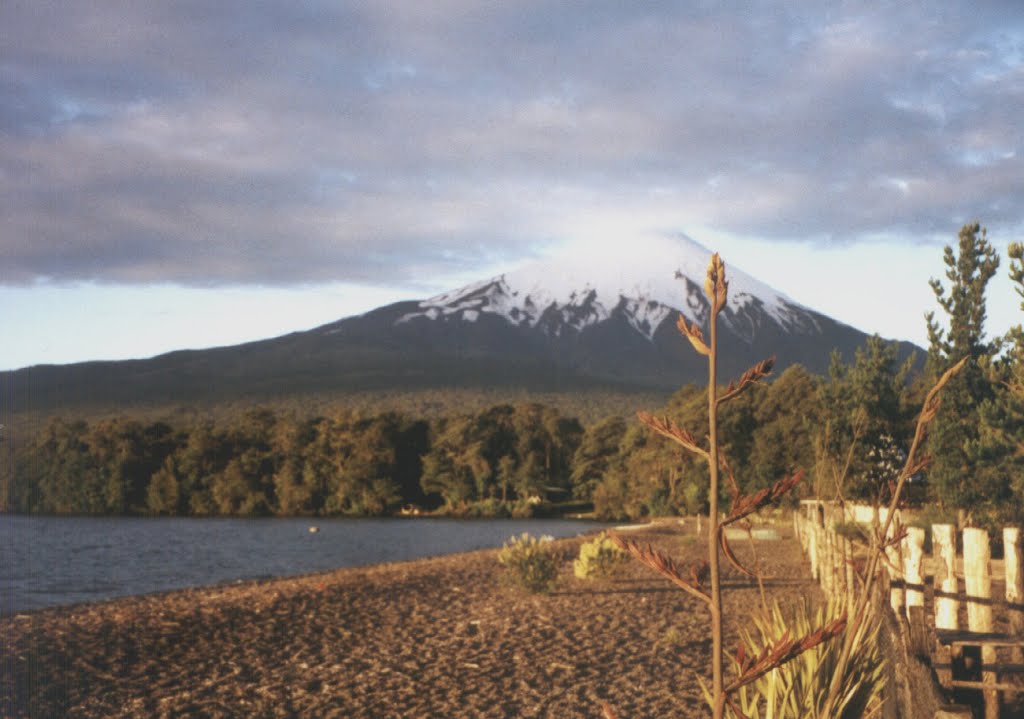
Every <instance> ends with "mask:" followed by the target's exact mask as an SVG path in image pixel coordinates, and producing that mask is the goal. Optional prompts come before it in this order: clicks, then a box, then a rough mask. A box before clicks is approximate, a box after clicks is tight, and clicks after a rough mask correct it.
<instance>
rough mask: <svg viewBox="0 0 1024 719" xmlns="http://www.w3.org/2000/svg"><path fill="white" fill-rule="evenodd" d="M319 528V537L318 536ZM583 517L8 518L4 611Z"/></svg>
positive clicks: (458, 544) (569, 527) (483, 538)
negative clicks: (526, 518)
mask: <svg viewBox="0 0 1024 719" xmlns="http://www.w3.org/2000/svg"><path fill="white" fill-rule="evenodd" d="M312 525H315V526H317V527H319V531H318V532H316V533H311V532H310V531H309V527H310V526H312ZM605 526H608V525H605V524H600V523H595V522H584V521H580V520H568V519H561V520H554V519H553V520H543V519H530V520H504V519H489V520H455V519H431V518H416V519H322V518H315V519H314V518H275V519H223V518H215V519H203V518H185V517H180V518H178V517H175V518H134V517H115V518H110V517H23V516H10V515H0V614H14V613H17V612H25V611H30V610H33V609H41V608H44V607H50V606H57V605H63V604H75V603H78V602H95V601H100V600H104V599H112V598H114V597H121V596H127V595H132V594H146V593H149V592H159V591H166V590H171V589H184V588H186V587H195V586H203V585H211V584H221V583H224V582H233V581H237V580H245V579H261V578H267V577H281V576H288V575H294V574H307V573H310V572H319V571H325V570H329V569H337V568H339V567H353V566H359V565H365V564H378V563H380V562H394V561H402V560H407V559H417V558H421V557H430V556H435V555H439V554H450V553H453V552H463V551H469V550H473V549H485V548H490V547H500V546H501V544H502V543H503V542H505V541H506V540H507V539H508V538H509V537H511V536H512V535H514V534H520V533H522V532H529V533H530V534H533V535H535V536H537V535H543V534H549V535H551V536H553V537H570V536H575V535H577V534H581V533H583V532H589V531H596V530H598V529H601V528H603V527H605Z"/></svg>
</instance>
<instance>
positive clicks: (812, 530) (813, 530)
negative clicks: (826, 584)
mask: <svg viewBox="0 0 1024 719" xmlns="http://www.w3.org/2000/svg"><path fill="white" fill-rule="evenodd" d="M807 529H808V532H807V537H808V539H809V540H810V551H809V552H808V555H809V557H810V560H811V576H812V577H814V578H815V579H820V578H821V573H820V572H819V570H818V537H819V529H818V525H816V524H811V525H810V526H809V527H808V528H807Z"/></svg>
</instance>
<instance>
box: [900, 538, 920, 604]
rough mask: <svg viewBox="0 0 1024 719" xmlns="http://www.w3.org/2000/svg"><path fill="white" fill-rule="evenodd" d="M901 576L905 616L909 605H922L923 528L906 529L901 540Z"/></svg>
mask: <svg viewBox="0 0 1024 719" xmlns="http://www.w3.org/2000/svg"><path fill="white" fill-rule="evenodd" d="M903 544H904V551H903V576H904V578H905V580H906V594H907V618H908V619H909V617H910V608H911V607H924V572H922V571H921V564H922V562H923V561H924V530H923V529H921V528H920V527H910V528H909V529H907V536H906V538H905V539H904V540H903Z"/></svg>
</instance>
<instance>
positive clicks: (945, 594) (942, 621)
mask: <svg viewBox="0 0 1024 719" xmlns="http://www.w3.org/2000/svg"><path fill="white" fill-rule="evenodd" d="M932 556H933V557H934V558H935V560H936V561H935V564H936V573H935V588H936V589H938V590H940V591H941V594H940V593H939V592H936V596H935V628H936V629H953V630H956V629H959V628H960V621H959V617H958V614H959V611H960V603H959V602H958V601H957V598H956V594H957V592H958V591H959V587H958V586H957V585H958V583H957V578H956V528H955V527H954V526H953V525H952V524H933V525H932ZM940 577H941V580H942V581H941V584H940V582H939V580H940Z"/></svg>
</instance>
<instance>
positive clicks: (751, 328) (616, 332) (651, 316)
mask: <svg viewBox="0 0 1024 719" xmlns="http://www.w3.org/2000/svg"><path fill="white" fill-rule="evenodd" d="M607 249H610V248H605V247H601V248H600V251H597V249H596V248H595V249H593V250H591V249H588V248H586V247H585V246H584V247H582V248H580V247H577V248H575V249H573V250H570V251H568V252H566V253H565V254H563V255H562V256H560V257H555V258H552V259H550V260H546V261H543V262H537V263H534V264H531V265H527V266H525V267H521V268H519V269H515V270H513V271H509V272H507V273H505V274H502V275H499V276H497V277H493V278H490V279H487V280H484V281H482V282H476V283H474V284H471V285H468V286H466V287H463V288H461V289H459V290H455V291H453V292H447V293H445V294H442V295H438V296H436V297H432V298H430V299H427V300H423V301H409V302H398V303H395V304H392V305H388V306H385V307H379V308H377V309H376V310H373V311H371V312H367V313H366V314H363V315H359V316H357V317H347V318H344V319H340V320H338V321H337V322H332V323H330V324H328V325H324V326H322V327H318V328H316V329H312V330H309V331H307V332H296V333H293V334H290V335H285V336H283V337H277V338H274V339H268V340H264V341H261V342H252V343H248V344H245V345H238V346H235V347H221V348H216V349H209V350H200V351H194V352H174V353H171V354H167V355H163V356H160V357H154V358H152V359H148V360H138V361H130V362H93V363H82V364H77V365H68V366H64V367H38V368H26V369H24V370H19V371H17V372H7V373H0V406H9V407H13V406H15V403H16V402H20V403H21V405H19V406H21V407H22V408H23V409H34V410H38V409H40V408H44V409H45V408H49V409H50V410H53V409H54V408H67V407H69V406H72V405H79V406H86V405H88V404H89V403H93V404H97V405H98V406H103V407H106V406H110V405H111V404H112V403H113V404H117V403H119V402H129V403H140V402H151V403H152V402H157V403H158V402H171V403H174V404H175V405H177V404H179V403H181V402H184V401H188V400H190V399H194V400H196V401H201V402H206V401H208V400H209V398H210V394H211V391H212V389H211V388H216V392H217V396H218V397H219V398H221V399H224V400H230V401H252V398H253V397H254V396H269V397H290V396H300V395H308V394H312V395H315V396H317V397H321V396H323V395H324V393H334V394H344V393H347V392H353V391H357V392H366V391H368V390H370V391H382V392H388V391H391V390H394V389H399V388H403V387H404V388H410V387H414V388H431V389H446V388H452V387H470V386H473V387H485V388H488V389H495V388H502V387H503V388H510V389H513V390H514V391H515V392H521V391H523V390H527V391H534V390H542V391H551V390H557V391H564V390H572V391H573V392H574V393H575V392H576V391H578V390H581V388H594V387H614V388H616V389H618V390H621V389H629V390H642V391H645V392H646V391H649V390H657V391H671V390H673V389H675V388H678V387H679V386H680V385H681V384H684V383H688V382H695V383H700V382H704V381H706V380H707V363H706V360H705V358H704V357H701V356H700V355H698V354H697V353H695V352H694V351H693V348H692V347H691V346H690V344H689V342H687V341H686V340H685V339H684V338H683V337H682V335H681V334H680V333H679V331H678V330H677V329H676V319H677V317H678V314H677V313H682V314H683V315H684V316H686V318H687V319H688V320H689V321H690V322H696V323H697V324H698V325H700V326H702V327H703V328H705V330H706V328H707V319H708V312H709V309H710V308H709V304H708V301H707V298H706V297H705V295H704V276H705V273H706V271H707V264H708V259H709V257H710V255H711V253H710V252H709V251H708V250H707V249H706V248H704V247H702V246H700V245H699V244H697V243H696V242H694V241H692V240H690V239H689V238H686V237H676V238H645V239H641V240H634V239H628V240H624V241H622V242H620V243H618V244H617V246H616V248H615V249H614V251H613V252H611V253H609V252H608V251H606V250H607ZM724 260H725V262H726V278H727V279H728V281H729V300H728V304H727V306H726V308H725V311H724V312H723V313H722V315H721V316H720V322H719V328H720V332H719V337H718V346H719V351H720V352H719V365H718V369H719V371H720V373H721V376H722V377H723V378H725V377H735V376H738V375H739V374H740V373H742V372H743V371H744V370H745V369H747V368H748V367H749V366H750V365H751V364H753V363H754V362H757V361H759V360H762V359H764V358H765V357H769V356H771V355H775V357H776V365H775V366H776V371H777V372H778V373H781V372H782V371H783V370H784V369H785V368H786V367H787V366H789V365H792V364H801V365H803V366H804V367H806V368H807V369H808V370H810V371H811V372H815V373H819V374H823V373H825V372H826V371H827V370H828V367H829V358H830V355H831V353H832V351H833V350H839V351H840V353H841V354H842V355H843V356H844V357H845V358H847V359H851V358H852V357H853V353H854V350H855V349H856V348H858V347H860V346H862V345H863V344H864V341H865V339H866V335H865V334H864V333H863V332H861V331H859V330H856V329H854V328H853V327H849V326H847V325H843V324H841V323H838V322H836V321H834V320H832V319H830V318H828V317H826V316H824V315H822V314H820V313H818V312H815V311H814V310H812V309H809V308H807V307H804V306H802V305H800V304H798V303H796V302H794V301H793V300H791V299H789V298H788V297H786V295H784V294H782V293H781V292H779V291H777V290H774V289H772V288H771V287H768V286H767V285H765V284H764V283H762V282H759V281H758V280H756V279H754V278H753V277H751V276H750V275H747V274H745V273H743V272H742V271H740V270H739V269H737V268H736V267H735V266H734V265H733V264H732V263H731V258H729V257H725V258H724ZM915 349H916V348H915V347H914V346H913V345H909V344H907V343H902V347H901V352H900V355H901V357H906V356H907V355H908V354H910V353H911V352H912V351H914V350H915ZM582 391H585V390H582ZM517 396H518V395H517Z"/></svg>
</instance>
